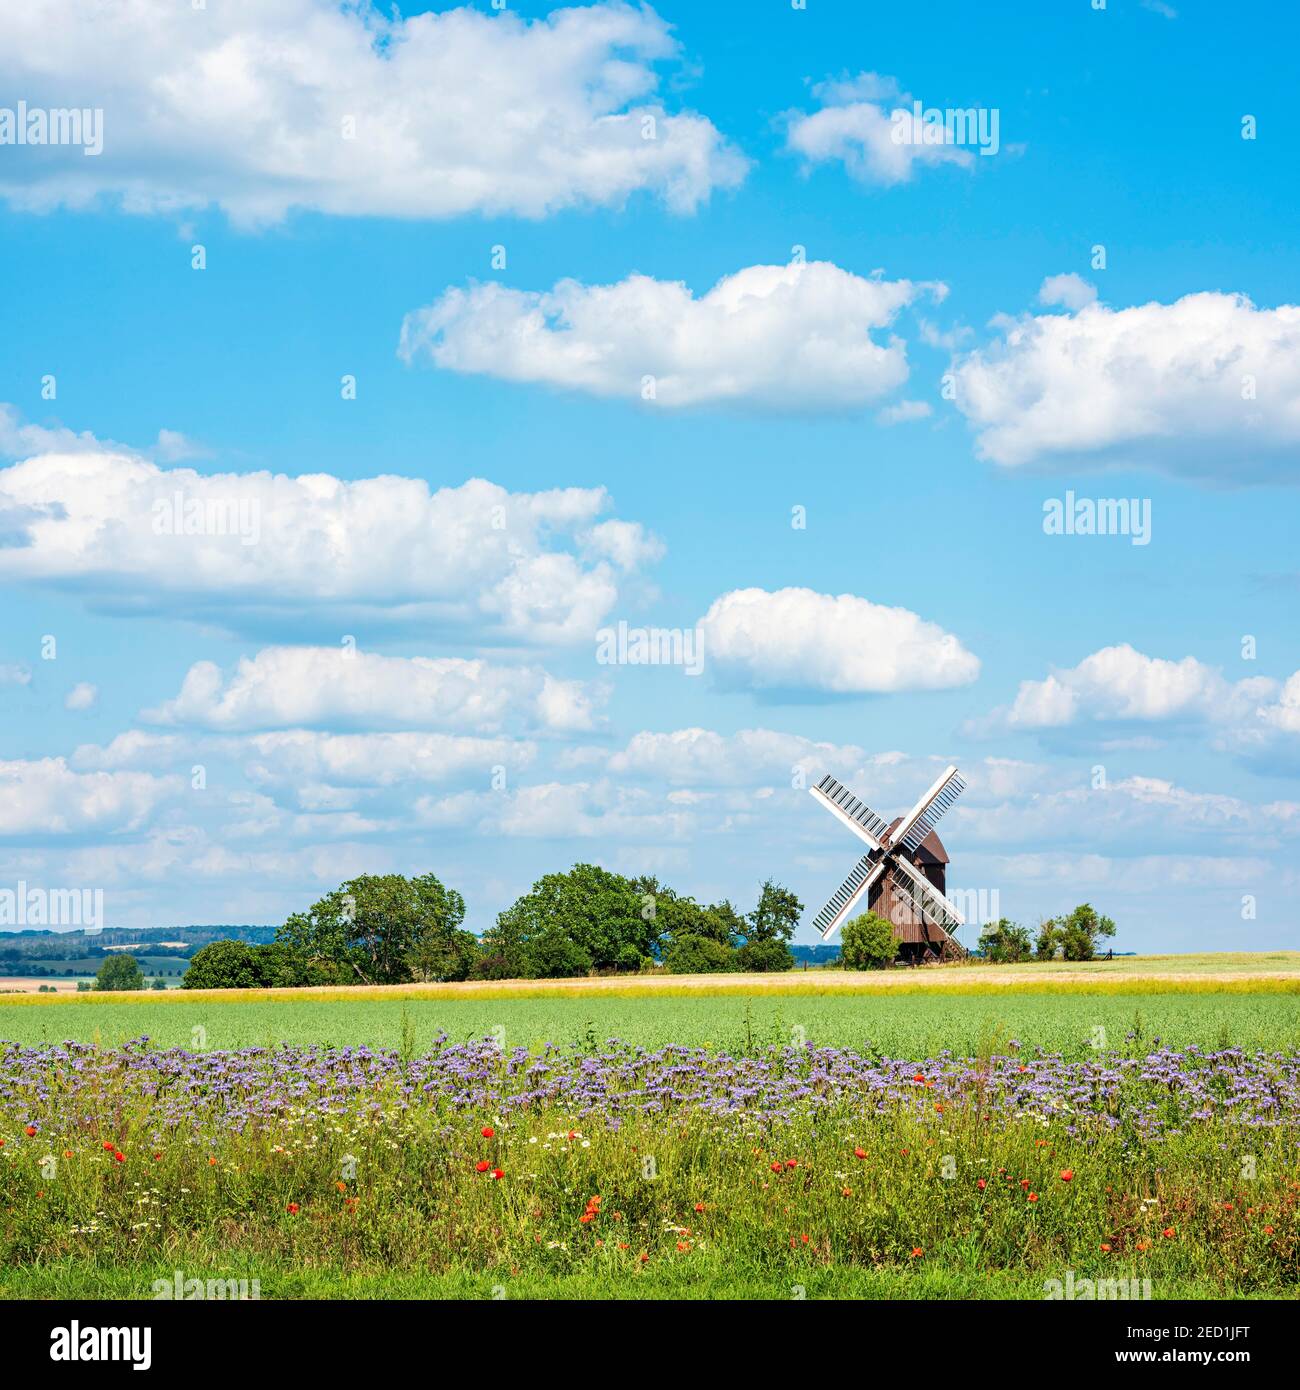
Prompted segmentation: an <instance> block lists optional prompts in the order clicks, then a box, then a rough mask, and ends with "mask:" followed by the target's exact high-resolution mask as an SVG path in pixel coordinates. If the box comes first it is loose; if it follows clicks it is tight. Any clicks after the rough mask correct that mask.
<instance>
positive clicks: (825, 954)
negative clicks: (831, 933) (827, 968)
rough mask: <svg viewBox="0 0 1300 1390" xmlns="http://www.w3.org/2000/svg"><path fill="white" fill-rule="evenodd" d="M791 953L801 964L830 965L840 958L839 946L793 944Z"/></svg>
mask: <svg viewBox="0 0 1300 1390" xmlns="http://www.w3.org/2000/svg"><path fill="white" fill-rule="evenodd" d="M790 953H791V955H793V956H794V958H795V960H796V961H798V963H799V964H800V965H830V964H831V962H832V961H837V960H839V958H840V948H839V947H838V946H791V947H790Z"/></svg>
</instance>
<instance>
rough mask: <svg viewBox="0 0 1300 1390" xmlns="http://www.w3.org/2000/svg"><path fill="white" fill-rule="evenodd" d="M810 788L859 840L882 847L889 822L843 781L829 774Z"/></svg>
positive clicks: (872, 846) (817, 798)
mask: <svg viewBox="0 0 1300 1390" xmlns="http://www.w3.org/2000/svg"><path fill="white" fill-rule="evenodd" d="M808 790H809V792H810V793H811V794H812V796H813V797H815V798H816V800H818V801H820V802H821V803H822V805H823V806H825V807H826V809H827V810H828V811H830V813H831V815H833V816H834V817H835V818H836V819H837V820H841V821H843V822H844V824H845V825H847V826H848V828H849V829H850V830H851V831H852V832H853V833H854V834H855V835H856V836H857V837H858V839H859V840H865V841H866V842H867V844H869V845H870V846H871V848H872V849H879V848H880V844H881V840H882V838H883V837H884V833H885V831H886V830H887V829H888V823H887V822H886V821H885V820H884V818H883V817H882V816H878V815H876V813H875V812H874V811H873V810H872V809H871V807H870V806H868V805H867V803H866V802H865V801H860V800H859V799H858V798H857V797H856V796H854V795H853V793H852V792H851V791H850V790H849V789H848V788H847V787H846V786H845V785H844V783H843V782H837V781H836V780H835V778H834V777H831V776H830V775H829V774H828V775H827V776H825V777H823V778H822V780H821V781H820V782H818V783H817V785H816V786H815V787H809V788H808Z"/></svg>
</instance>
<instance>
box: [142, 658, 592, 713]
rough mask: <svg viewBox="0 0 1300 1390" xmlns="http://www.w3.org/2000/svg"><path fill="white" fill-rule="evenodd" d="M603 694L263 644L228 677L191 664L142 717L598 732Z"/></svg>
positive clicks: (557, 683) (451, 663) (421, 662)
mask: <svg viewBox="0 0 1300 1390" xmlns="http://www.w3.org/2000/svg"><path fill="white" fill-rule="evenodd" d="M601 695H602V692H601V691H600V690H599V689H598V688H596V687H592V686H589V685H585V684H583V683H582V682H579V681H562V680H557V679H556V678H555V677H554V676H551V675H550V674H549V673H547V672H546V671H543V670H541V669H540V668H538V667H535V666H504V665H494V664H491V663H489V662H486V661H483V660H477V659H476V660H465V659H462V658H459V657H419V656H416V657H405V656H382V655H379V654H377V653H374V652H363V651H352V652H349V651H347V650H345V649H342V648H337V647H265V648H263V649H262V650H261V651H259V652H258V653H257V655H256V656H254V657H251V658H250V657H241V658H240V660H239V663H238V665H237V666H236V667H235V669H234V671H233V672H231V673H230V674H229V675H223V673H222V671H221V668H220V667H218V666H217V665H216V664H215V663H214V662H211V661H198V662H195V664H194V665H193V666H191V667H190V669H189V671H188V672H187V673H186V675H185V679H184V681H183V682H182V684H181V689H180V693H179V694H178V695H177V696H176V697H175V699H172V700H167V701H165V702H164V703H163V704H161V705H159V706H157V707H156V708H154V709H150V710H145V711H143V713H142V714H141V718H142V719H144V720H145V721H146V722H149V723H153V724H162V725H194V726H198V727H200V728H205V729H214V730H230V731H236V730H239V731H243V730H253V729H285V728H295V727H298V726H306V727H318V726H322V725H325V726H350V727H352V728H362V729H366V730H382V729H394V728H398V729H400V728H428V729H460V730H469V731H473V732H475V733H495V732H496V731H498V730H500V729H501V728H503V727H505V726H507V725H510V726H512V727H514V726H518V725H524V726H527V727H531V728H536V729H540V730H542V731H545V732H548V733H569V732H578V731H582V730H587V729H590V728H592V727H593V726H594V725H595V723H596V721H597V716H596V706H597V704H598V702H599V700H600V698H601Z"/></svg>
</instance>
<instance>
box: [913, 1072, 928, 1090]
mask: <svg viewBox="0 0 1300 1390" xmlns="http://www.w3.org/2000/svg"><path fill="white" fill-rule="evenodd" d="M912 1080H913V1081H915V1082H916V1084H917V1085H918V1086H924V1085H925V1077H923V1076H922V1075H921V1073H920V1072H919V1071H918V1072H917V1074H916V1075H915V1076H914V1077H913V1078H912Z"/></svg>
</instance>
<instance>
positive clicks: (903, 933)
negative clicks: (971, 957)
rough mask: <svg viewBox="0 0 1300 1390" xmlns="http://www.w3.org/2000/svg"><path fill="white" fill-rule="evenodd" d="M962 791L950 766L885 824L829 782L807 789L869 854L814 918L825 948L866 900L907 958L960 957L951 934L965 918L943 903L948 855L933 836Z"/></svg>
mask: <svg viewBox="0 0 1300 1390" xmlns="http://www.w3.org/2000/svg"><path fill="white" fill-rule="evenodd" d="M965 786H966V783H965V782H964V781H963V780H962V776H961V774H960V773H959V772H958V771H957V769H956V768H955V767H949V768H948V769H947V770H946V771H945V772H944V774H943V775H942V776H941V777H940V778H939V779H938V780H937V781H936V782H935V783H934V785H933V786H932V787H931V788H930V789H929V790H928V791H927V792H926V793H925V795H924V796H923V797H921V799H920V800H919V801H918V802H917V803H916V805H915V806H913V807H912V809H911V810H910V811H909V812H908V813H907V815H905V816H902V817H900V818H899V819H897V820H895V821H893V822H892V823H890V824H886V822H885V821H884V819H883V818H882V817H880V816H878V815H876V813H875V812H874V811H873V810H872V809H871V808H870V807H869V806H868V805H867V804H866V803H865V802H863V801H860V800H859V799H858V798H857V797H856V796H854V795H853V793H852V792H851V791H849V789H848V788H847V787H846V786H844V785H843V783H841V782H837V781H836V780H835V778H834V777H830V776H826V777H823V778H822V780H821V781H820V782H818V784H817V785H816V786H815V787H810V788H809V789H808V790H809V792H810V793H811V794H812V796H813V797H814V798H815V799H816V800H818V801H820V802H821V803H822V805H824V806H825V807H826V809H827V810H828V811H830V813H831V814H832V815H833V816H834V817H835V818H836V819H837V820H839V821H842V822H843V823H844V824H845V825H846V826H848V828H849V829H850V830H851V831H852V832H853V833H854V834H855V835H856V836H857V837H858V839H860V840H862V841H863V842H864V843H865V844H866V845H867V853H866V854H864V855H863V856H862V858H861V859H859V860H858V862H857V863H856V864H855V865H854V866H853V869H852V870H851V872H850V873H849V876H848V877H847V878H846V879H845V880H844V882H843V883H842V884H840V886H839V888H837V889H836V890H835V892H834V894H833V895H832V896H831V899H830V901H829V902H828V903H827V904H826V906H825V907H824V908H822V910H821V911H820V912H819V913H818V914H817V916H816V917H814V918H813V926H814V927H816V928H817V930H818V931H819V932H821V934H822V940H823V941H825V940H828V939H829V938H830V936H831V933H832V932H834V930H835V929H836V927H838V926H840V925H841V924H842V923H843V922H845V921H847V920H848V917H849V915H850V913H852V911H853V910H854V908H855V907H857V906H858V905H859V904H860V903H863V902H864V901H865V906H866V907H867V908H868V909H869V910H870V911H872V912H876V913H878V914H879V915H880V916H881V917H885V918H887V919H888V920H889V921H890V922H892V923H893V925H894V935H895V936H896V937H898V938H899V939H900V940H901V941H902V943H903V947H902V951H901V955H903V956H904V957H905V958H909V959H913V960H915V959H924V958H925V957H926V956H929V955H932V956H937V957H941V958H942V957H945V956H955V955H965V954H966V949H965V947H964V946H962V945H961V943H960V942H959V941H958V940H957V937H956V934H955V933H956V931H957V928H958V927H961V926H964V925H965V919H964V918H963V917H962V915H961V913H960V912H959V911H958V910H957V908H956V907H955V906H954V905H953V904H952V903H951V902H949V901H948V899H947V898H946V897H944V888H945V886H946V884H945V881H944V880H945V873H944V871H945V867H946V866H947V864H948V855H947V854H946V852H945V851H944V848H943V843H942V842H941V841H940V839H939V837H938V835H936V834H935V831H934V827H935V824H936V822H937V821H938V820H939V817H940V816H942V815H943V813H944V812H945V811H946V810H947V809H948V808H949V807H950V806H951V805H952V804H953V802H954V801H956V800H957V798H958V797H959V796H960V795H961V793H962V790H963V789H964V787H965Z"/></svg>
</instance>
